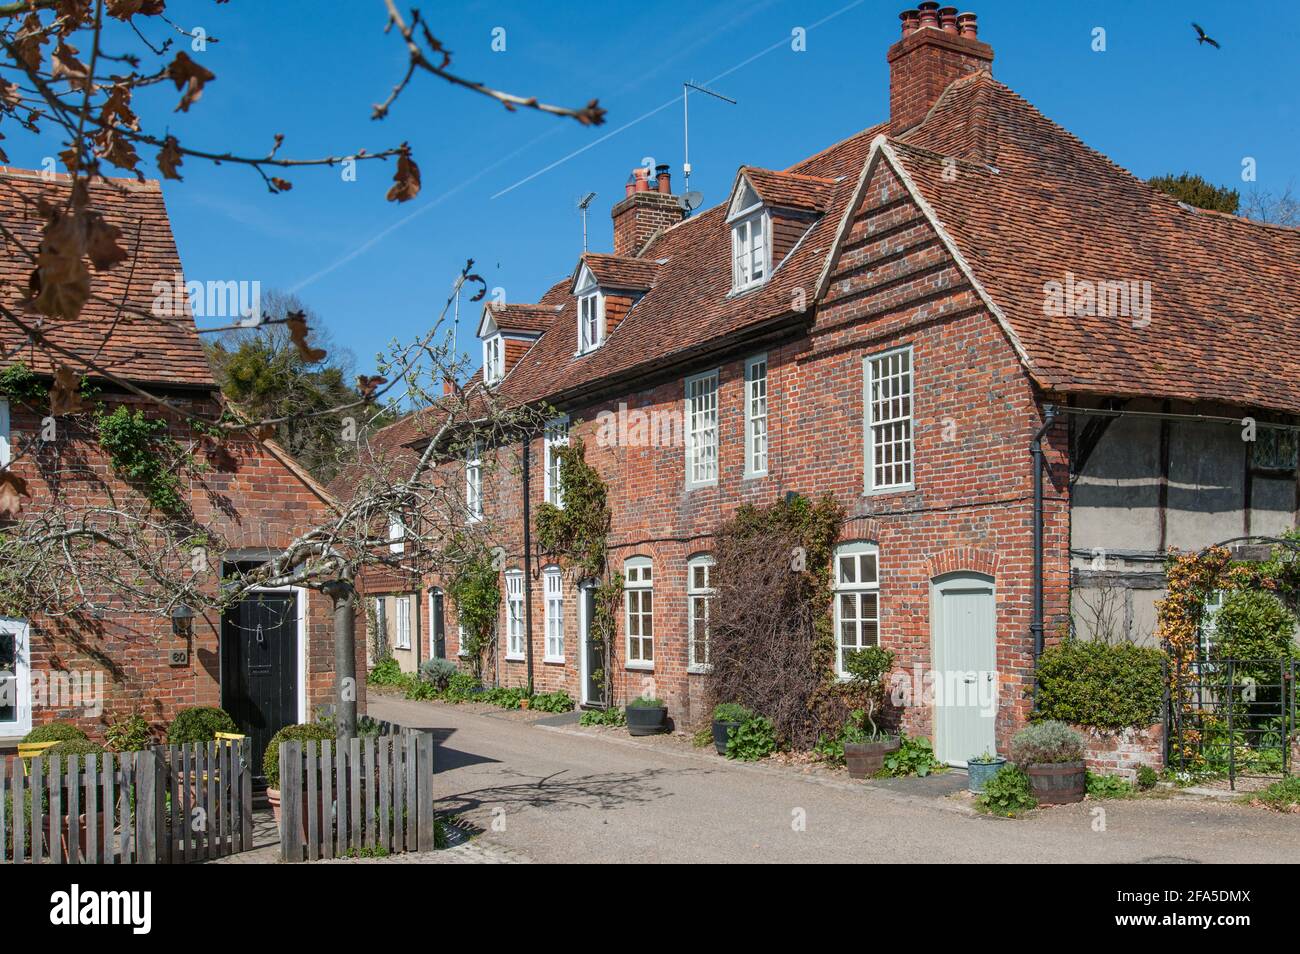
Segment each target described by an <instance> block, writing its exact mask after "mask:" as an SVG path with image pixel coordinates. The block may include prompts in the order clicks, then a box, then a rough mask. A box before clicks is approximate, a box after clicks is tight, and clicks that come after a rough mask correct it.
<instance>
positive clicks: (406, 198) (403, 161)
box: [388, 145, 420, 202]
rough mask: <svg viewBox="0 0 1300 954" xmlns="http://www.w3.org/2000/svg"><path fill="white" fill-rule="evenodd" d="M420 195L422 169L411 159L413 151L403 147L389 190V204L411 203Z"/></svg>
mask: <svg viewBox="0 0 1300 954" xmlns="http://www.w3.org/2000/svg"><path fill="white" fill-rule="evenodd" d="M419 194H420V167H419V166H417V165H416V164H415V160H414V159H412V158H411V150H410V149H408V148H406V146H405V145H403V147H402V151H401V153H400V154H399V155H398V157H397V171H396V172H395V173H393V184H392V186H391V187H390V188H389V190H388V201H389V202H410V201H411V200H412V199H414V198H415V197H416V196H417V195H419Z"/></svg>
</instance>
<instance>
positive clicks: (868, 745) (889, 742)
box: [844, 736, 902, 778]
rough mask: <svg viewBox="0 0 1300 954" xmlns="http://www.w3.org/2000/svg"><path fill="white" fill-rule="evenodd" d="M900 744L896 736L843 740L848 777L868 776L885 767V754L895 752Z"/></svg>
mask: <svg viewBox="0 0 1300 954" xmlns="http://www.w3.org/2000/svg"><path fill="white" fill-rule="evenodd" d="M901 746H902V741H901V740H900V739H899V737H898V736H894V737H893V738H892V739H882V740H881V741H879V742H845V743H844V761H845V762H846V763H848V766H849V778H870V777H871V776H873V775H875V774H876V773H877V772H879V771H880V770H881V769H882V768H884V767H885V756H887V755H890V754H892V753H894V752H897V751H898V750H899V748H900V747H901Z"/></svg>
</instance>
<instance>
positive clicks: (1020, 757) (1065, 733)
mask: <svg viewBox="0 0 1300 954" xmlns="http://www.w3.org/2000/svg"><path fill="white" fill-rule="evenodd" d="M1011 757H1012V758H1013V759H1014V760H1015V762H1016V764H1018V765H1044V764H1055V763H1060V762H1079V761H1082V760H1083V736H1081V735H1080V734H1079V733H1078V732H1075V731H1074V730H1073V729H1071V728H1070V727H1069V726H1068V725H1066V724H1065V723H1064V722H1055V721H1050V722H1038V723H1035V724H1034V725H1029V726H1025V728H1023V729H1021V730H1020V731H1019V732H1017V733H1016V736H1015V738H1014V739H1012V740H1011Z"/></svg>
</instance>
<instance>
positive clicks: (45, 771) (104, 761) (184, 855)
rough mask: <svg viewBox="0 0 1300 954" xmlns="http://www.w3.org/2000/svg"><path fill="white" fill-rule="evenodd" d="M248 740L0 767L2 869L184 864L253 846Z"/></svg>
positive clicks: (41, 759)
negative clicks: (23, 865)
mask: <svg viewBox="0 0 1300 954" xmlns="http://www.w3.org/2000/svg"><path fill="white" fill-rule="evenodd" d="M248 759H249V740H247V739H244V740H243V741H241V742H237V743H228V742H227V743H216V742H208V743H206V744H205V743H201V742H200V743H188V744H185V745H167V746H154V747H152V748H150V749H147V750H145V751H141V752H123V753H120V754H103V755H85V756H69V757H66V758H59V757H57V756H56V757H43V756H36V757H34V758H33V759H31V763H30V768H29V769H28V770H27V771H24V767H23V763H22V761H21V760H18V759H15V760H13V761H12V762H10V763H8V764H7V765H6V764H5V763H4V762H3V761H0V804H2V805H3V808H2V809H0V862H15V863H27V862H30V863H34V864H42V863H50V864H181V863H185V862H191V861H202V860H206V859H211V858H219V857H221V856H223V855H229V854H232V853H234V852H237V851H243V850H245V849H246V848H251V847H252V846H253V776H252V772H251V770H250V768H249V765H248Z"/></svg>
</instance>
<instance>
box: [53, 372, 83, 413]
mask: <svg viewBox="0 0 1300 954" xmlns="http://www.w3.org/2000/svg"><path fill="white" fill-rule="evenodd" d="M80 410H81V375H79V374H77V372H76V371H74V370H72V368H69V367H65V366H64V365H59V366H58V367H57V368H55V369H54V387H52V388H50V414H52V415H53V416H54V417H62V416H63V415H64V414H75V413H77V412H78V411H80Z"/></svg>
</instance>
